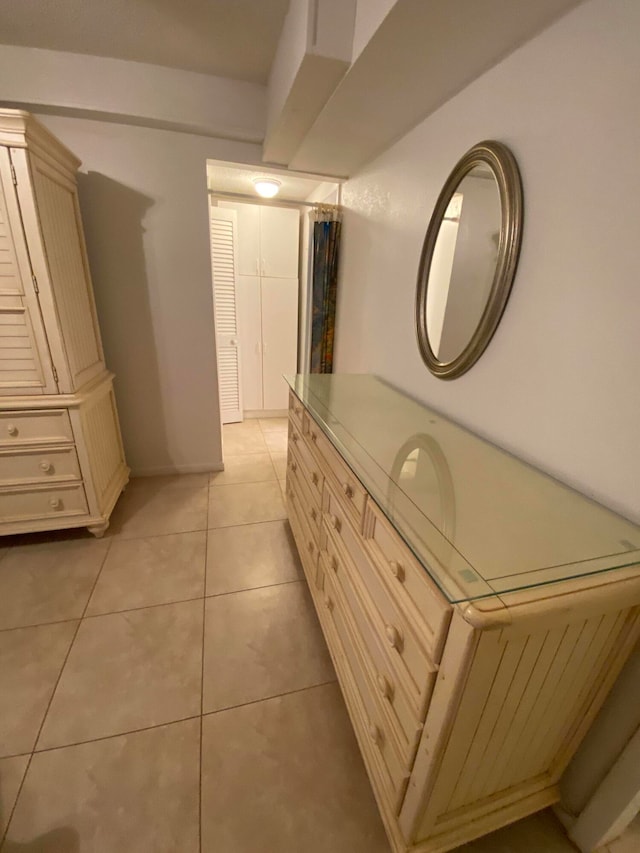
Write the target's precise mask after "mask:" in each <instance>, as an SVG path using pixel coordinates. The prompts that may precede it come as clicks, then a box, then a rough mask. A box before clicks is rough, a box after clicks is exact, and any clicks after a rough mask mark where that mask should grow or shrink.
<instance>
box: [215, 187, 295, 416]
mask: <svg viewBox="0 0 640 853" xmlns="http://www.w3.org/2000/svg"><path fill="white" fill-rule="evenodd" d="M220 206H221V207H223V208H224V207H230V208H233V209H234V210H235V211H236V212H237V218H238V219H237V221H238V231H237V235H238V236H237V243H238V245H237V281H236V299H237V310H238V333H239V334H238V338H239V341H240V352H241V368H240V371H241V381H242V400H243V407H244V411H245V412H247V411H248V412H265V411H266V412H269V411H271V412H273V411H277V410H279V411H283V410H286V409H287V405H288V397H287V393H288V392H287V386H286V384H285V382H284V380H283V378H282V376H283V374H291V373H295V372H296V367H297V358H298V246H299V239H300V238H299V232H300V213H299V211H298V210H297V209H295V208H289V207H270V206H266V205H258V204H242V203H237V204H236V203H230V202H220Z"/></svg>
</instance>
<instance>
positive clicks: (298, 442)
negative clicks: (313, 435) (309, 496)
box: [289, 421, 324, 506]
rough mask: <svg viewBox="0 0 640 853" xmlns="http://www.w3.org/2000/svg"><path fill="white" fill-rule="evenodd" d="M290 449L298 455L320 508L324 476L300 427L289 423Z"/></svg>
mask: <svg viewBox="0 0 640 853" xmlns="http://www.w3.org/2000/svg"><path fill="white" fill-rule="evenodd" d="M289 447H293V448H294V449H295V451H296V452H297V454H298V461H299V462H300V463H301V465H302V472H303V474H304V477H305V480H306V481H307V483H308V485H309V488H310V490H311V492H312V493H313V495H314V497H315V499H316V501H317V502H318V506H320V504H321V502H322V487H323V483H324V475H323V473H322V469H321V468H320V466H319V465H318V462H317V461H316V459H315V458H314V456H313V454H312V452H311V451H310V449H309V447H308V446H307V443H306V441H305V439H304V437H303V435H302V432H301V430H300V429H299V427H298V426H297V425H296V424H295V423H293V422H291V421H289Z"/></svg>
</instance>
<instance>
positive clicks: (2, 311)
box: [0, 110, 129, 536]
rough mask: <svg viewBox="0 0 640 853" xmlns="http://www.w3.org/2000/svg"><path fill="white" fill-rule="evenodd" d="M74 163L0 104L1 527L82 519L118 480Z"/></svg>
mask: <svg viewBox="0 0 640 853" xmlns="http://www.w3.org/2000/svg"><path fill="white" fill-rule="evenodd" d="M79 165H80V161H79V160H78V159H77V158H76V157H75V156H74V155H73V154H72V153H71V152H70V151H69V150H68V149H67V148H65V147H64V146H63V145H62V144H61V143H60V142H59V141H58V140H57V139H56V138H55V137H54V136H52V135H51V134H50V133H49V132H48V131H47V130H46V129H45V128H44V127H43V126H42V125H40V124H39V123H38V122H37V121H36V120H35V119H34V118H33V117H32V116H30V115H29V114H28V113H26V112H22V111H19V110H0V534H12V533H22V532H30V531H39V530H49V529H57V528H65V527H83V526H86V527H88V528H89V530H91V532H92V533H94V534H95V535H96V536H100V535H102V534H103V533H104V531H105V530H106V528H107V526H108V524H109V516H110V514H111V512H112V510H113V507H114V505H115V502H116V500H117V498H118V496H119V495H120V492H121V491H122V489H123V488H124V486H125V484H126V482H127V480H128V476H129V469H128V468H127V466H126V463H125V460H124V452H123V448H122V441H121V437H120V428H119V424H118V415H117V411H116V404H115V398H114V394H113V374H111V373H109V372H108V371H107V369H106V367H105V363H104V355H103V351H102V344H101V341H100V331H99V328H98V321H97V317H96V310H95V304H94V298H93V292H92V288H91V280H90V277H89V267H88V263H87V257H86V251H85V245H84V237H83V231H82V222H81V219H80V210H79V206H78V196H77V186H76V171H77V169H78V166H79Z"/></svg>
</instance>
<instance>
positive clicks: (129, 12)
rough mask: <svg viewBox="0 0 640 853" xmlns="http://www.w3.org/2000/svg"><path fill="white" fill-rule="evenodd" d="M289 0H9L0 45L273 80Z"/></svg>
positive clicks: (3, 7)
mask: <svg viewBox="0 0 640 853" xmlns="http://www.w3.org/2000/svg"><path fill="white" fill-rule="evenodd" d="M288 6H289V0H49V2H43V0H2V2H0V43H3V44H13V45H21V46H23V47H39V48H46V49H48V50H60V51H68V52H70V53H83V54H89V55H93V56H103V57H110V58H113V59H126V60H132V61H135V62H147V63H151V64H154V65H164V66H167V67H169V68H180V69H183V70H186V71H198V72H201V73H204V74H215V75H218V76H221V77H232V78H235V79H236V80H247V81H251V82H254V83H266V81H267V77H268V75H269V69H270V67H271V63H272V61H273V57H274V55H275V51H276V47H277V44H278V39H279V37H280V31H281V30H282V24H283V21H284V17H285V15H286V12H287V8H288Z"/></svg>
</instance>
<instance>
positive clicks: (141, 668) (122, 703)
mask: <svg viewBox="0 0 640 853" xmlns="http://www.w3.org/2000/svg"><path fill="white" fill-rule="evenodd" d="M201 661H202V602H201V601H187V602H183V603H181V604H167V605H163V606H161V607H149V608H146V609H145V610H130V611H128V612H126V613H115V614H112V615H110V616H95V617H92V618H91V619H86V620H85V621H83V623H82V624H81V626H80V629H79V631H78V635H77V637H76V640H75V642H74V644H73V648H72V649H71V653H70V655H69V658H68V660H67V664H66V666H65V668H64V671H63V673H62V677H61V678H60V682H59V684H58V688H57V690H56V693H55V695H54V697H53V701H52V703H51V707H50V709H49V713H48V714H47V718H46V720H45V724H44V726H43V729H42V733H41V735H40V738H39V740H38V744H37V746H38V749H44V748H47V747H52V746H63V745H65V744H70V743H78V742H80V741H85V740H90V739H92V738H99V737H105V736H107V735H113V734H120V733H122V732H127V731H133V730H134V729H139V728H144V727H146V726H154V725H159V724H161V723H168V722H171V721H173V720H179V719H183V718H185V717H188V716H191V715H193V714H197V713H199V712H200V685H201Z"/></svg>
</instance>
